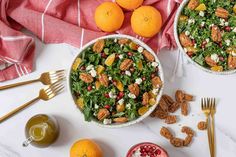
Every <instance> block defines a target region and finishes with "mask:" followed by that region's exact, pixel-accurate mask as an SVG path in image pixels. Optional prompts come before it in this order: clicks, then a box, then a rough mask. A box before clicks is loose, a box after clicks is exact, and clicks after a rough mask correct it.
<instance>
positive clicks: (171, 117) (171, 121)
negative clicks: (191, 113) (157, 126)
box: [165, 115, 177, 124]
mask: <svg viewBox="0 0 236 157" xmlns="http://www.w3.org/2000/svg"><path fill="white" fill-rule="evenodd" d="M176 122H177V117H176V116H175V115H168V116H167V117H166V119H165V123H166V124H174V123H176Z"/></svg>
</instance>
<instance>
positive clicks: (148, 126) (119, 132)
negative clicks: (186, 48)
mask: <svg viewBox="0 0 236 157" xmlns="http://www.w3.org/2000/svg"><path fill="white" fill-rule="evenodd" d="M36 41H37V47H36V52H37V54H36V57H37V60H36V70H35V72H33V73H32V74H30V75H27V76H23V77H21V78H19V79H16V80H13V81H8V82H4V83H0V85H4V84H8V83H14V82H18V81H22V80H28V79H32V78H35V77H38V76H39V74H40V73H41V72H44V71H48V70H56V69H62V68H64V69H68V66H69V64H70V62H71V60H72V58H73V54H74V52H76V49H75V48H72V47H70V46H68V45H65V44H60V45H51V44H50V45H44V44H42V43H41V42H39V41H38V40H37V39H36ZM176 54H177V53H174V52H173V51H167V50H166V51H162V52H161V53H160V54H159V55H158V56H159V58H160V60H161V63H162V65H163V68H164V72H165V83H166V86H165V90H164V91H165V93H168V94H170V95H173V94H174V91H175V90H176V89H183V90H186V91H187V92H189V93H192V94H194V95H196V101H195V102H193V103H191V114H190V115H189V116H188V117H182V116H180V117H179V122H178V123H177V124H174V125H170V126H169V127H170V128H172V129H173V130H174V131H175V132H176V134H177V135H178V136H179V137H183V136H184V134H181V132H180V128H181V125H188V126H191V127H192V128H194V129H195V130H197V129H196V125H197V123H198V121H200V120H203V119H204V118H205V117H204V115H203V114H202V113H201V110H200V104H199V102H200V98H201V97H203V96H214V97H216V98H218V104H217V114H216V136H217V137H216V142H217V157H223V156H226V157H235V156H236V125H235V122H234V120H235V119H236V112H235V111H236V104H235V97H236V94H235V89H236V83H235V80H236V75H230V76H215V75H212V74H208V73H205V72H202V71H201V70H199V69H197V68H195V67H193V66H192V65H190V64H185V65H184V70H185V76H184V77H182V78H176V79H175V80H174V82H171V81H169V80H170V76H171V75H172V70H173V67H174V64H175V59H176ZM41 87H43V85H42V84H40V83H35V84H32V85H28V86H24V87H20V88H15V89H11V90H6V91H1V92H0V106H1V107H0V115H3V114H4V113H6V112H8V111H9V110H11V109H13V108H14V107H16V106H17V105H21V104H23V103H25V102H26V101H27V100H30V99H31V98H33V97H34V96H36V95H37V93H38V90H39V89H40V88H41ZM39 113H45V114H51V115H54V116H56V118H57V119H58V121H59V123H60V127H61V134H60V137H59V139H58V141H57V142H56V143H55V144H53V145H52V146H50V147H48V148H45V149H39V148H35V147H32V146H29V147H27V148H23V147H22V142H23V141H24V140H25V136H24V126H25V123H26V122H27V120H28V119H29V118H30V117H32V116H33V115H35V114H39ZM161 126H166V125H165V124H164V123H163V122H162V121H160V120H158V119H152V118H147V119H145V120H144V121H143V122H141V123H139V124H135V125H133V126H130V127H126V128H121V129H106V128H101V127H98V126H96V125H95V124H91V123H87V122H84V120H83V116H82V115H81V114H80V112H79V111H78V110H77V109H76V107H75V106H74V105H73V101H72V100H71V98H70V96H69V94H68V89H66V91H65V92H63V93H62V94H60V95H59V96H57V97H56V98H54V99H52V100H50V101H48V102H44V101H40V102H38V103H36V104H34V105H33V106H31V107H29V108H28V109H27V110H25V111H23V112H21V113H20V114H18V115H16V116H14V117H13V118H11V119H9V120H8V121H6V122H4V123H2V124H0V157H42V156H51V157H68V156H69V150H70V147H71V145H72V143H73V142H75V141H76V140H78V139H80V138H91V139H94V140H95V141H96V142H98V143H99V144H100V145H101V147H102V149H103V151H104V154H105V157H125V155H126V152H127V151H128V149H129V148H130V147H131V146H132V145H134V144H136V143H139V142H144V141H151V142H155V143H157V144H159V145H161V146H163V147H164V148H165V149H166V150H167V151H168V153H169V155H170V157H207V156H210V155H209V150H208V143H207V134H206V132H201V131H197V136H196V137H195V138H194V141H193V143H192V144H191V146H189V147H187V148H174V147H173V146H172V145H170V144H169V142H168V141H167V140H165V139H164V138H163V137H161V136H160V134H159V130H160V128H161ZM9 152H11V153H9Z"/></svg>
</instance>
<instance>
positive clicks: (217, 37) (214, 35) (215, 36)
mask: <svg viewBox="0 0 236 157" xmlns="http://www.w3.org/2000/svg"><path fill="white" fill-rule="evenodd" d="M211 39H212V40H213V41H214V42H220V41H221V40H222V35H221V32H220V29H219V27H218V26H216V25H214V26H212V27H211Z"/></svg>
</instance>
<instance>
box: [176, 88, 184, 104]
mask: <svg viewBox="0 0 236 157" xmlns="http://www.w3.org/2000/svg"><path fill="white" fill-rule="evenodd" d="M175 99H176V101H177V102H180V103H181V102H183V101H184V92H183V91H182V90H177V91H176V92H175Z"/></svg>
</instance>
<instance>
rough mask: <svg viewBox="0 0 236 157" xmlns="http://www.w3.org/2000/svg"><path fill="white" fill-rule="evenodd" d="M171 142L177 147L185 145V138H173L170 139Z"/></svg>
mask: <svg viewBox="0 0 236 157" xmlns="http://www.w3.org/2000/svg"><path fill="white" fill-rule="evenodd" d="M170 143H171V144H172V145H173V146H175V147H182V146H184V140H182V139H180V138H176V137H174V138H172V139H170Z"/></svg>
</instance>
